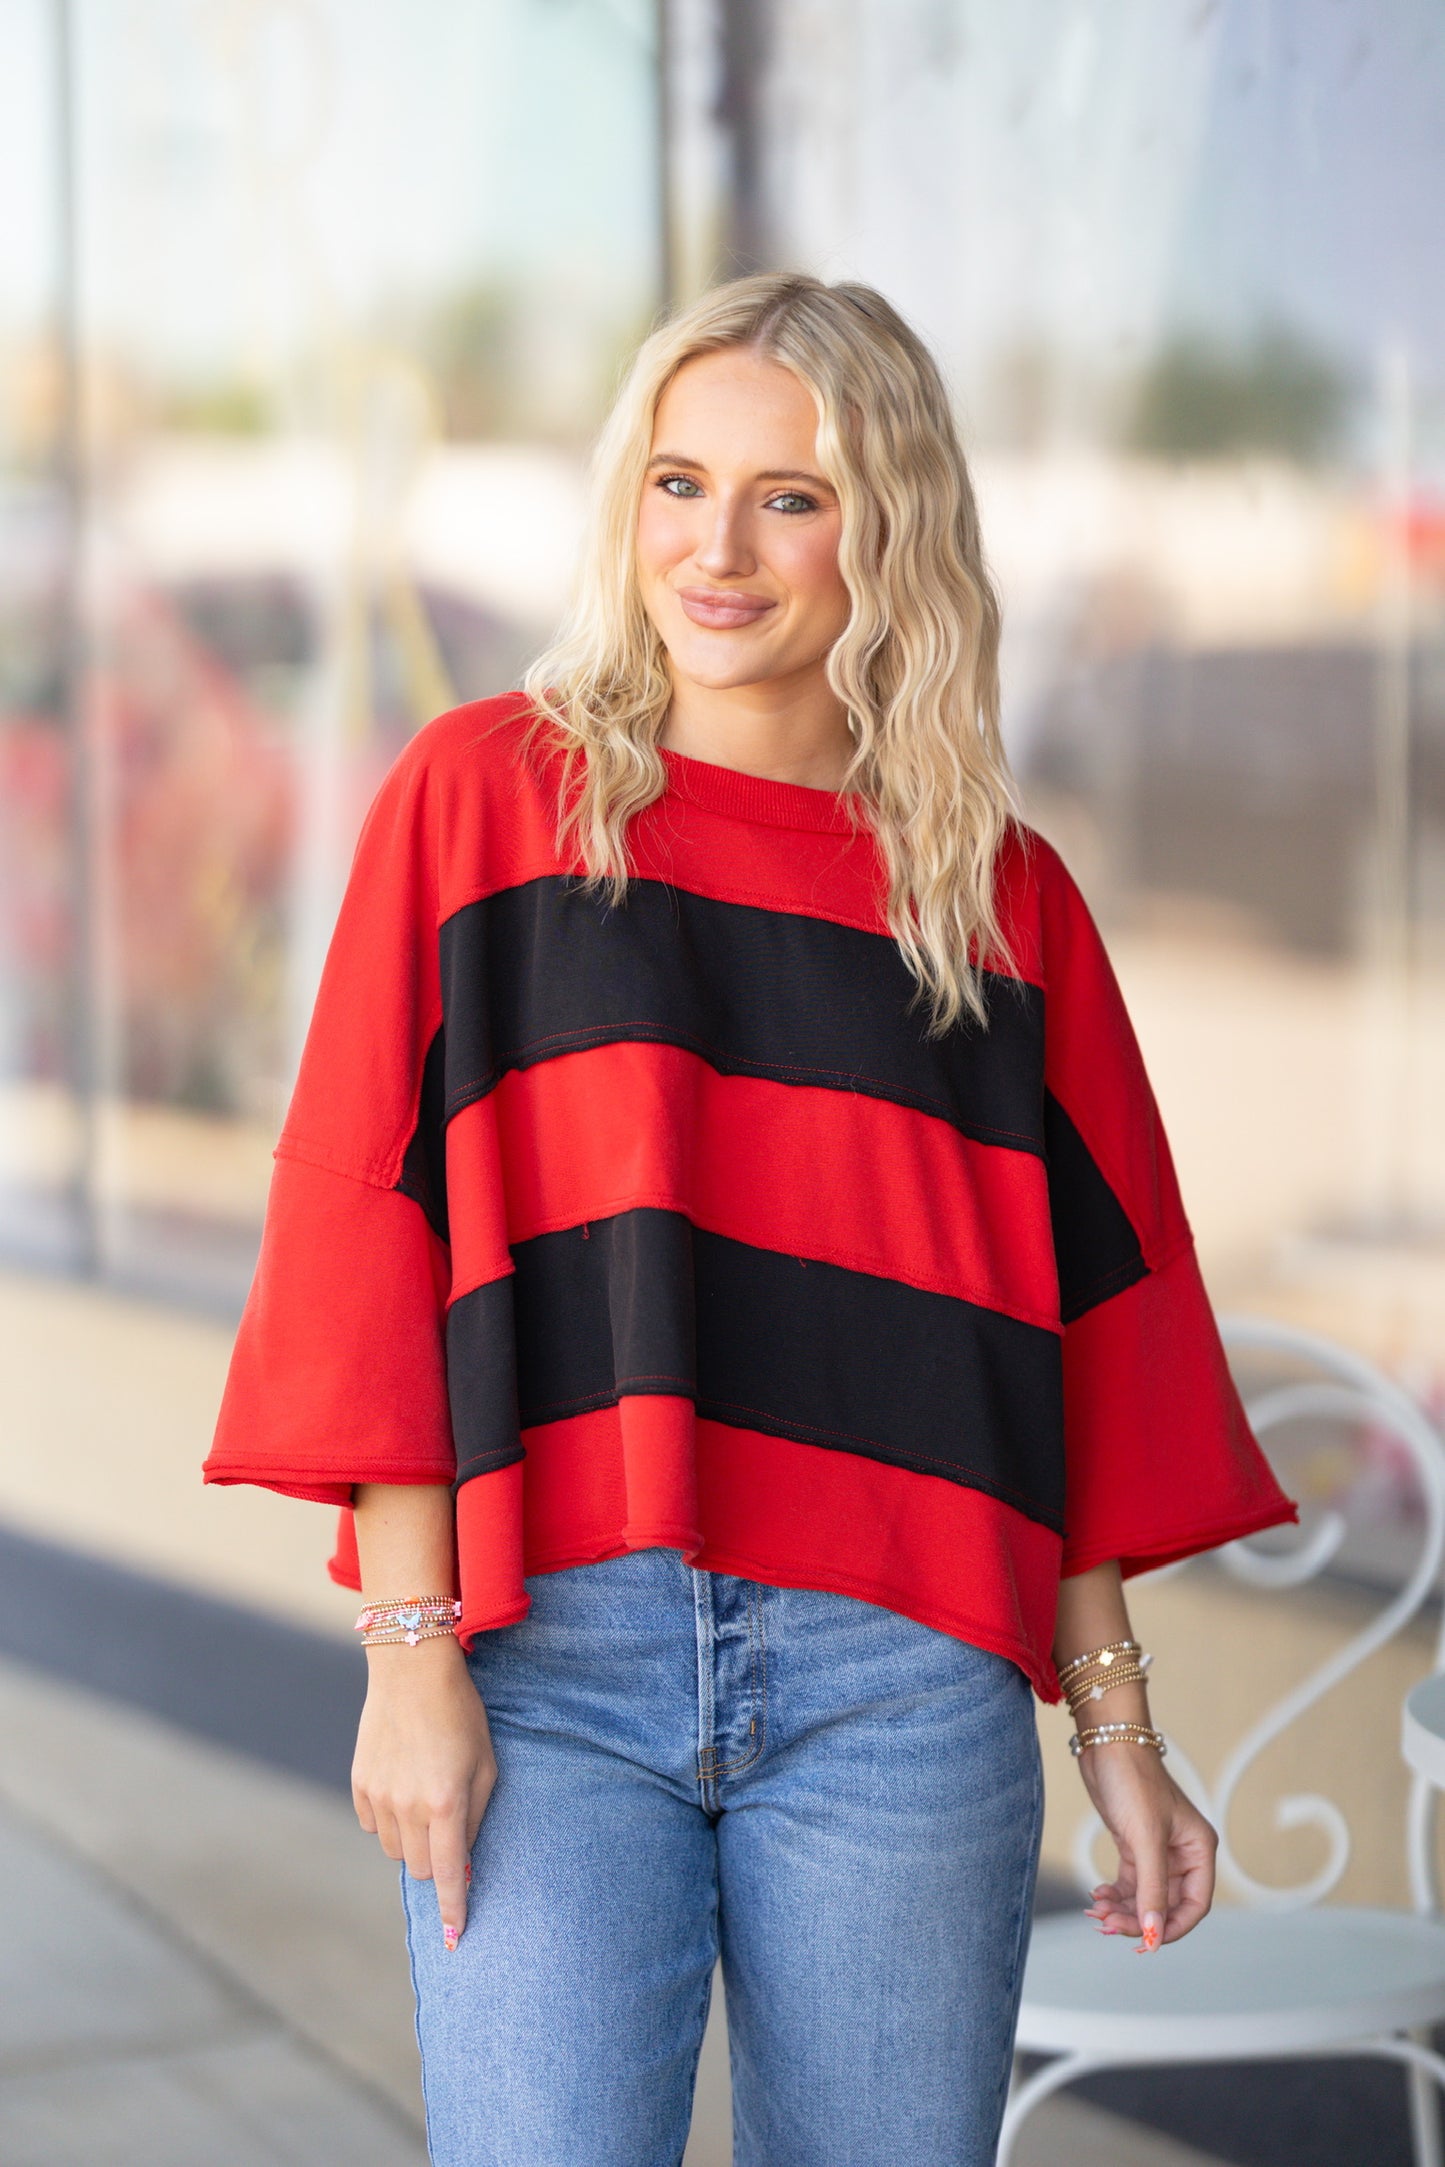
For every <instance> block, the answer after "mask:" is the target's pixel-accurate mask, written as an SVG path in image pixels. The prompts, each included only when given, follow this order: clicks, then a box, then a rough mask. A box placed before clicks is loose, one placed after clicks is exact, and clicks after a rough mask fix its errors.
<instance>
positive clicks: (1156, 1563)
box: [1060, 1498, 1299, 1580]
mask: <svg viewBox="0 0 1445 2167" xmlns="http://www.w3.org/2000/svg"><path fill="white" fill-rule="evenodd" d="M1298 1519H1299V1505H1298V1503H1297V1502H1296V1501H1295V1499H1293V1498H1287V1499H1286V1500H1285V1503H1284V1504H1283V1506H1280V1505H1270V1506H1268V1507H1267V1508H1266V1509H1265V1510H1264V1511H1262V1512H1257V1513H1253V1514H1251V1515H1249V1516H1247V1517H1245V1518H1243V1519H1240V1518H1236V1519H1233V1520H1219V1521H1215V1522H1213V1523H1212V1524H1206V1525H1203V1526H1199V1527H1195V1528H1190V1529H1186V1530H1180V1531H1177V1532H1175V1533H1173V1534H1170V1535H1166V1536H1162V1537H1149V1536H1144V1537H1140V1538H1138V1539H1136V1540H1134V1541H1129V1540H1127V1539H1125V1540H1120V1539H1119V1538H1117V1537H1116V1538H1115V1539H1114V1540H1113V1541H1112V1542H1108V1543H1094V1544H1091V1545H1089V1546H1088V1547H1086V1548H1084V1549H1082V1550H1077V1551H1070V1550H1068V1548H1067V1547H1066V1548H1065V1552H1064V1557H1063V1562H1062V1564H1061V1566H1060V1578H1061V1579H1064V1580H1072V1579H1073V1578H1075V1576H1076V1575H1077V1574H1079V1573H1087V1572H1091V1571H1092V1570H1093V1568H1094V1566H1096V1565H1104V1564H1107V1563H1108V1562H1109V1561H1110V1560H1111V1559H1117V1560H1118V1562H1119V1571H1120V1575H1121V1577H1122V1578H1123V1579H1125V1580H1128V1579H1130V1578H1132V1576H1133V1575H1134V1574H1135V1573H1147V1572H1153V1571H1156V1570H1157V1569H1158V1568H1159V1567H1160V1566H1162V1565H1172V1564H1174V1563H1176V1562H1177V1561H1178V1560H1179V1559H1181V1558H1191V1557H1198V1556H1200V1555H1201V1554H1202V1553H1203V1552H1204V1551H1207V1550H1218V1549H1220V1548H1221V1547H1222V1545H1223V1544H1225V1543H1230V1542H1239V1541H1241V1540H1242V1539H1243V1537H1244V1536H1246V1535H1258V1534H1260V1533H1262V1532H1263V1530H1264V1529H1265V1528H1267V1527H1284V1526H1286V1525H1288V1524H1289V1523H1290V1522H1297V1521H1298Z"/></svg>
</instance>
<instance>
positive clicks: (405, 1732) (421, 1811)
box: [351, 1635, 497, 1949]
mask: <svg viewBox="0 0 1445 2167" xmlns="http://www.w3.org/2000/svg"><path fill="white" fill-rule="evenodd" d="M367 1663H368V1667H369V1677H368V1681H367V1689H366V1705H365V1707H364V1708H363V1709H362V1711H361V1724H360V1728H359V1730H358V1732H357V1738H356V1757H355V1759H354V1760H353V1762H352V1764H351V1796H352V1799H353V1801H354V1803H355V1806H356V1817H357V1819H358V1820H359V1821H360V1823H361V1825H362V1827H363V1828H364V1829H365V1830H366V1832H367V1834H368V1835H369V1836H375V1837H377V1838H378V1839H379V1840H380V1843H381V1848H382V1850H383V1851H384V1852H385V1853H386V1855H387V1857H388V1858H393V1859H397V1860H401V1859H405V1861H406V1864H407V1870H408V1872H409V1873H411V1874H412V1875H414V1876H415V1878H416V1879H417V1880H418V1881H435V1883H436V1890H437V1908H438V1910H439V1911H440V1913H441V1921H442V1937H443V1939H444V1940H445V1942H446V1945H447V1947H448V1948H449V1949H454V1948H455V1947H456V1945H457V1942H458V1941H459V1940H460V1939H461V1935H462V1932H463V1929H464V1928H465V1926H466V1923H467V1880H468V1875H469V1866H468V1859H469V1857H470V1853H471V1848H472V1845H473V1844H474V1843H475V1842H476V1839H477V1830H478V1829H479V1828H480V1827H481V1825H482V1815H483V1814H484V1813H485V1812H486V1810H487V1800H488V1799H489V1798H490V1797H491V1794H492V1786H493V1785H494V1784H495V1782H496V1780H497V1763H496V1758H495V1756H494V1754H493V1752H492V1736H491V1731H490V1729H489V1728H488V1724H487V1712H486V1710H485V1708H484V1707H483V1706H482V1702H481V1697H480V1695H479V1694H478V1692H477V1689H476V1687H475V1686H474V1685H473V1684H472V1680H471V1676H470V1674H469V1672H468V1670H467V1665H466V1658H465V1656H464V1655H463V1653H462V1648H461V1643H460V1642H459V1641H458V1640H457V1639H456V1638H455V1637H454V1636H452V1635H448V1636H447V1637H446V1638H445V1639H437V1640H421V1641H418V1642H417V1644H416V1646H415V1647H414V1648H409V1647H407V1646H406V1645H405V1643H404V1642H401V1643H393V1644H390V1645H385V1646H381V1647H373V1648H368V1650H367Z"/></svg>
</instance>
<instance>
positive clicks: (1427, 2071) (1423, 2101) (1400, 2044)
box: [1348, 2032, 1445, 2167]
mask: <svg viewBox="0 0 1445 2167" xmlns="http://www.w3.org/2000/svg"><path fill="white" fill-rule="evenodd" d="M1429 2042H1430V2035H1429V2033H1428V2032H1410V2033H1405V2032H1397V2033H1395V2034H1393V2035H1392V2036H1391V2037H1390V2038H1388V2039H1360V2040H1352V2041H1351V2043H1350V2046H1349V2049H1348V2051H1349V2052H1350V2053H1351V2054H1378V2055H1381V2056H1383V2057H1384V2058H1385V2059H1386V2060H1388V2061H1392V2062H1403V2063H1404V2064H1405V2067H1406V2069H1407V2070H1408V2071H1409V2073H1410V2135H1411V2138H1412V2140H1413V2143H1414V2147H1415V2167H1440V2158H1441V2152H1440V2092H1441V2090H1442V2089H1445V2055H1442V2054H1437V2053H1436V2052H1435V2050H1434V2048H1433V2047H1432V2046H1431V2045H1430V2043H1429ZM1431 2094H1433V2097H1430V2096H1429V2095H1431Z"/></svg>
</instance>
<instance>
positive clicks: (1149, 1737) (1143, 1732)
mask: <svg viewBox="0 0 1445 2167" xmlns="http://www.w3.org/2000/svg"><path fill="white" fill-rule="evenodd" d="M1086 1746H1152V1747H1153V1748H1154V1750H1155V1752H1156V1753H1158V1754H1159V1755H1160V1756H1161V1758H1162V1756H1163V1755H1164V1754H1166V1753H1167V1752H1168V1751H1169V1748H1168V1746H1167V1745H1166V1743H1165V1740H1164V1733H1163V1732H1162V1731H1156V1730H1153V1729H1152V1728H1151V1727H1150V1725H1149V1724H1147V1723H1096V1724H1094V1725H1093V1727H1092V1728H1091V1729H1089V1730H1085V1731H1075V1732H1074V1734H1073V1736H1072V1737H1071V1738H1070V1740H1069V1751H1070V1753H1072V1754H1073V1756H1074V1759H1075V1760H1077V1759H1078V1758H1079V1755H1080V1754H1081V1753H1082V1752H1083V1750H1084V1748H1085V1747H1086Z"/></svg>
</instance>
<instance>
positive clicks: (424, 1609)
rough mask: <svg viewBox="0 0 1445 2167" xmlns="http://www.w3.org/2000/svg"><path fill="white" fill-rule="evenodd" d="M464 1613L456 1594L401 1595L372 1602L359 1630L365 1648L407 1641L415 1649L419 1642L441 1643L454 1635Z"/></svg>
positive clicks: (367, 1608)
mask: <svg viewBox="0 0 1445 2167" xmlns="http://www.w3.org/2000/svg"><path fill="white" fill-rule="evenodd" d="M461 1614H462V1606H461V1604H460V1603H459V1602H458V1601H457V1599H456V1597H455V1596H454V1595H414V1596H401V1597H399V1598H397V1599H395V1600H393V1601H389V1602H381V1603H368V1604H367V1605H366V1608H365V1609H364V1610H363V1611H362V1613H361V1615H360V1617H359V1618H358V1619H357V1621H356V1627H355V1630H356V1631H357V1632H358V1633H360V1635H361V1645H362V1647H363V1648H384V1647H389V1646H391V1645H392V1644H394V1643H395V1642H397V1641H403V1640H404V1641H405V1642H406V1644H407V1646H408V1647H409V1648H414V1647H415V1646H416V1644H417V1642H418V1641H419V1640H440V1639H441V1637H442V1635H443V1634H444V1633H451V1632H452V1631H453V1629H454V1627H455V1624H456V1621H457V1619H458V1618H459V1617H460V1616H461Z"/></svg>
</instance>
